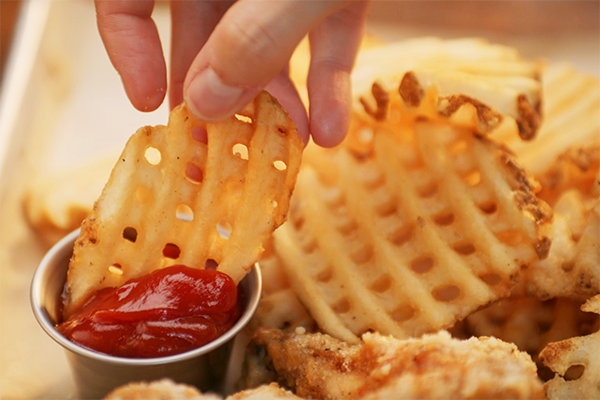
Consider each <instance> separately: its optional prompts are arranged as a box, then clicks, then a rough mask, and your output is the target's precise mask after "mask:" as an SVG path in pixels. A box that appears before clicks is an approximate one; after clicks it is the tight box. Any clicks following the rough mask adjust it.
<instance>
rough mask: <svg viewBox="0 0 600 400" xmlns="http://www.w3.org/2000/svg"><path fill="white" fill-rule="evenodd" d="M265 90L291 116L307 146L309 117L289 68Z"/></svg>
mask: <svg viewBox="0 0 600 400" xmlns="http://www.w3.org/2000/svg"><path fill="white" fill-rule="evenodd" d="M265 90H266V91H267V92H269V93H270V94H271V95H273V96H274V97H275V98H276V99H277V101H279V103H280V104H281V105H282V106H283V108H284V109H286V110H287V112H288V113H289V114H290V117H291V118H292V121H294V124H296V128H297V129H298V134H299V135H300V137H301V138H302V140H303V141H304V144H305V145H306V144H307V143H308V138H309V132H308V116H307V114H306V108H305V107H304V104H303V103H302V100H301V99H300V95H299V94H298V91H297V90H296V86H295V85H294V83H293V82H292V80H291V79H290V76H289V73H288V68H287V67H286V68H284V69H283V70H282V71H281V72H280V73H279V75H277V76H276V77H275V78H274V79H273V80H272V81H271V82H269V83H268V84H267V86H265Z"/></svg>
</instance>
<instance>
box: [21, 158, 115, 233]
mask: <svg viewBox="0 0 600 400" xmlns="http://www.w3.org/2000/svg"><path fill="white" fill-rule="evenodd" d="M117 157H118V153H115V154H111V155H109V156H105V157H102V158H99V159H97V160H93V161H90V162H88V163H86V164H85V165H81V166H79V168H77V170H75V171H74V170H72V169H68V170H61V171H55V172H52V173H44V174H41V175H40V176H39V177H38V178H37V179H35V180H34V181H33V182H32V183H31V185H30V186H29V187H28V189H27V192H26V193H25V196H24V198H23V209H24V211H25V216H26V218H27V222H28V223H29V225H30V226H31V227H32V228H33V229H35V231H36V232H37V233H38V234H39V235H40V237H42V238H43V239H44V241H45V242H46V243H48V244H54V243H56V242H57V241H58V240H60V239H61V238H63V237H64V236H65V235H67V234H68V233H70V232H73V231H74V230H75V229H77V228H79V227H80V226H81V222H83V220H84V219H85V217H87V216H88V215H89V214H90V213H91V212H92V207H93V206H94V201H96V199H98V196H100V193H102V188H103V186H104V184H105V183H106V181H107V180H108V177H109V176H110V171H111V169H112V167H113V166H114V165H115V160H116V159H117Z"/></svg>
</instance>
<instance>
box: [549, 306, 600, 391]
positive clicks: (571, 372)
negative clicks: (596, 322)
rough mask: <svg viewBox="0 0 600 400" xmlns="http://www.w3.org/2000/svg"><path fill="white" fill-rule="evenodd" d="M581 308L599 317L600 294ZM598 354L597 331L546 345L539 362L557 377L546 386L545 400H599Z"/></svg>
mask: <svg viewBox="0 0 600 400" xmlns="http://www.w3.org/2000/svg"><path fill="white" fill-rule="evenodd" d="M581 309H582V310H583V311H586V312H593V313H596V314H600V295H597V296H595V297H593V298H591V299H589V300H588V301H587V302H586V303H585V304H584V305H583V306H582V307H581ZM598 354H600V332H596V333H594V334H592V335H588V336H583V337H575V338H571V339H567V340H563V341H561V342H556V343H550V344H549V345H548V346H546V348H545V349H544V350H543V351H542V352H541V354H540V359H541V360H542V361H543V362H544V363H545V364H546V365H547V366H548V367H550V368H551V369H552V370H553V371H555V372H556V374H557V375H556V376H555V377H554V379H552V380H550V381H549V382H547V383H546V384H545V387H546V396H547V397H548V399H550V400H554V399H597V398H600V358H598Z"/></svg>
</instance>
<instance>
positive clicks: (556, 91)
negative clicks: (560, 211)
mask: <svg viewBox="0 0 600 400" xmlns="http://www.w3.org/2000/svg"><path fill="white" fill-rule="evenodd" d="M541 80H542V114H543V116H544V120H543V123H542V125H541V127H540V130H539V134H538V135H537V137H536V138H535V139H534V140H532V141H530V142H523V141H522V140H520V138H519V137H518V136H517V135H516V134H515V132H514V131H512V130H510V129H501V130H498V131H497V132H494V133H493V135H492V136H493V137H494V138H495V139H496V140H498V141H500V142H502V143H504V144H506V145H507V146H508V147H510V148H511V150H512V151H514V152H515V153H516V155H517V156H518V157H519V159H520V160H521V162H522V163H523V164H524V165H525V167H526V168H527V170H529V171H530V172H531V173H532V174H534V176H535V177H536V178H538V179H539V180H540V182H542V185H544V186H547V188H546V189H545V190H548V189H550V190H556V187H557V186H560V185H564V184H567V185H573V184H574V183H575V182H576V181H577V180H575V181H571V182H569V180H571V179H572V178H573V177H574V176H576V175H577V174H578V172H577V169H578V170H579V173H580V174H581V173H582V174H583V175H584V176H587V171H590V168H591V169H592V170H593V168H594V167H593V165H594V164H595V165H596V167H595V168H596V171H597V168H598V167H597V165H598V152H599V151H600V80H599V79H598V77H597V76H593V75H589V74H585V73H582V72H580V71H577V70H576V69H575V68H573V67H572V66H570V65H566V64H560V63H547V64H546V65H545V66H544V67H543V68H542V74H541ZM594 160H595V161H594ZM590 161H592V163H591V164H592V166H591V167H590ZM571 163H573V164H571ZM586 164H587V165H586ZM564 169H567V170H566V171H565V170H564ZM594 174H595V172H592V176H593V175H594ZM583 190H584V191H585V190H586V189H583ZM554 197H556V196H554Z"/></svg>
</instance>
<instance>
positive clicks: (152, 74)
mask: <svg viewBox="0 0 600 400" xmlns="http://www.w3.org/2000/svg"><path fill="white" fill-rule="evenodd" d="M95 5H96V18H97V23H98V30H99V31H100V37H101V38H102V42H103V43H104V47H105V48H106V52H107V53H108V57H109V58H110V61H111V63H112V64H113V66H114V67H115V69H116V70H117V72H118V73H119V75H120V76H121V79H122V81H123V86H124V87H125V92H126V93H127V97H129V100H130V101H131V103H132V104H133V106H134V107H135V108H137V109H138V110H140V111H153V110H155V109H156V108H158V107H159V106H160V104H161V103H162V102H163V100H164V97H165V93H166V87H167V67H166V64H165V60H164V56H163V51H162V46H161V43H160V37H159V35H158V30H157V28H156V25H155V23H154V21H153V20H152V18H151V17H152V10H153V8H154V0H136V1H128V0H95Z"/></svg>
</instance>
